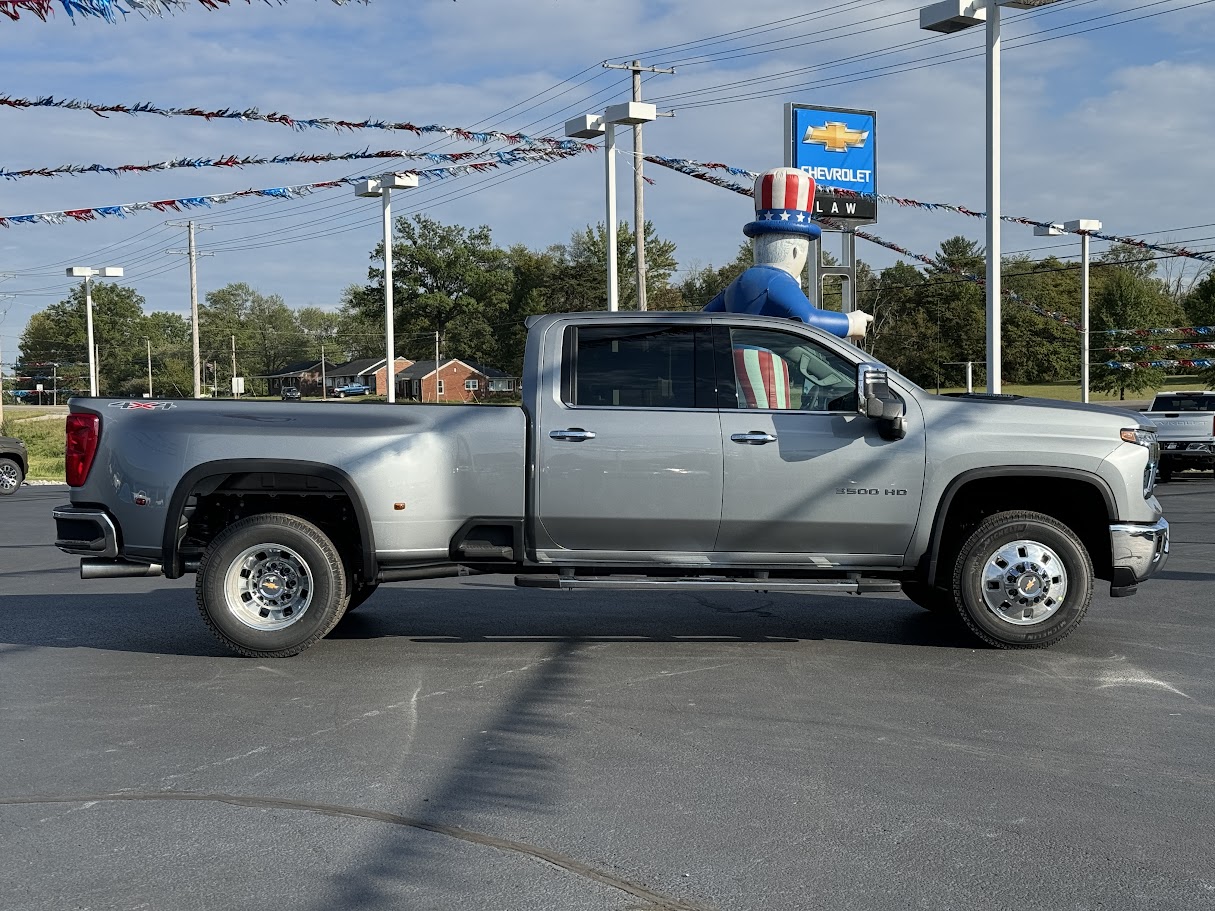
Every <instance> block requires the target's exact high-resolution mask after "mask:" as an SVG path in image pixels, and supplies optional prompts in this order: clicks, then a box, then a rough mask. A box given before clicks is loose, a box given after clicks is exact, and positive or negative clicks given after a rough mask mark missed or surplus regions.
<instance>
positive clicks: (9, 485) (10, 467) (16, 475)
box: [0, 459, 21, 493]
mask: <svg viewBox="0 0 1215 911" xmlns="http://www.w3.org/2000/svg"><path fill="white" fill-rule="evenodd" d="M20 486H21V469H20V468H18V467H17V466H16V464H14V463H13V462H10V461H9V460H8V459H5V460H3V461H0V490H3V491H4V492H5V493H12V492H13V491H14V490H16V489H17V488H18V487H20Z"/></svg>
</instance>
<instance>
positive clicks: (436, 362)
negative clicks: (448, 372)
mask: <svg viewBox="0 0 1215 911" xmlns="http://www.w3.org/2000/svg"><path fill="white" fill-rule="evenodd" d="M438 400H439V333H438V332H437V331H436V332H435V401H436V402H437V401H438Z"/></svg>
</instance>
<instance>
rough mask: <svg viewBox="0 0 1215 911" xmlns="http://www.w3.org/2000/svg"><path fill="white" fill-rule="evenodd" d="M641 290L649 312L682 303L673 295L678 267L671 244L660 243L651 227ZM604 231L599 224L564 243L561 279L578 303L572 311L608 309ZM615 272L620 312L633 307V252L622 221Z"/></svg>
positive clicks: (650, 225)
mask: <svg viewBox="0 0 1215 911" xmlns="http://www.w3.org/2000/svg"><path fill="white" fill-rule="evenodd" d="M644 237H645V268H646V273H645V288H646V297H647V307H648V308H649V309H651V310H660V309H668V308H671V307H674V308H679V307H680V304H681V302H680V301H679V300H678V298H677V297H675V296H674V295H673V293H672V292H673V290H675V289H672V288H671V283H670V282H671V276H672V275H674V274H675V270H676V269H677V268H678V265H679V264H678V263H677V262H676V260H675V243H674V242H673V241H669V240H663V239H662V238H660V237H659V236H658V232H657V231H656V230H655V229H654V223H653V222H651V221H646V223H645V235H644ZM607 250H608V244H607V227H606V226H605V225H604V223H603V222H599V223H598V224H596V225H594V226H593V227H592V226H590V225H588V226H587V227H586V228H584V229H582V230H581V231H575V232H574V233H573V235H572V236H571V237H570V240H569V243H567V244H565V245H564V247H562V248H561V251H560V255H561V260H562V265H563V267H564V268H563V271H562V275H561V280H562V281H563V283H565V284H566V285H567V287H568V288H569V289H570V290H572V291H574V293H573V294H568V295H567V296H568V297H569V298H573V299H572V300H570V302H571V303H575V304H581V306H577V307H576V308H571V309H577V310H606V309H607V277H606V276H607ZM616 274H617V280H618V281H619V283H620V288H619V296H620V309H621V310H636V309H637V248H636V240H635V238H634V235H633V230H632V228H630V227H629V225H628V224H627V223H626V222H621V223H620V226H619V229H618V230H617V232H616Z"/></svg>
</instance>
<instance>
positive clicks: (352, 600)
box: [343, 582, 380, 614]
mask: <svg viewBox="0 0 1215 911" xmlns="http://www.w3.org/2000/svg"><path fill="white" fill-rule="evenodd" d="M379 587H380V586H379V583H378V582H372V583H370V584H368V583H366V582H362V583H359V584H358V585H356V586H355V587H354V588H353V589H352V590H351V591H350V593H349V595H348V599H349V600H348V601H347V603H346V609H345V610H344V611H343V613H346V614H348V613H350V612H351V611H352V610H354V609H355V608H356V607H358V606H359V605H361V604H363V603H365V602H366V601H367V599H368V598H370V597H371V596H372V595H374V594H375V590H376V589H377V588H379Z"/></svg>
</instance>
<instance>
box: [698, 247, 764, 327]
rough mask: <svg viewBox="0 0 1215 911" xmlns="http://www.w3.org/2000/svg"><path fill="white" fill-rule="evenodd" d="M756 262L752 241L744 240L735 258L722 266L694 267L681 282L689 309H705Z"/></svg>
mask: <svg viewBox="0 0 1215 911" xmlns="http://www.w3.org/2000/svg"><path fill="white" fill-rule="evenodd" d="M754 263H755V257H754V256H753V255H752V253H751V242H750V241H744V242H743V243H742V244H740V245H739V247H738V252H736V253H735V254H734V259H732V260H731V261H730V262H728V263H727V264H726V265H724V266H721V267H720V268H717V269H714V268H713V267H712V266H711V265H710V266H702V267H700V268H698V269H693V270H692V271H691V272H690V273H689V274H688V277H687V278H685V279H684V280H683V281H682V282H680V284H679V293H680V296H681V297H682V298H683V302H684V305H685V306H686V307H687V309H689V310H703V309H704V308H705V307H706V306H707V305H708V303H709V302H710V301H711V300H713V298H715V297H717V295H719V294H721V292H723V291H725V290H726V288H727V286H729V284H730V282H732V281H734V279H736V278H738V276H740V275H742V274H743V273H744V272H746V271H747V270H748V269H749V268H751V266H752V265H754Z"/></svg>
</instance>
